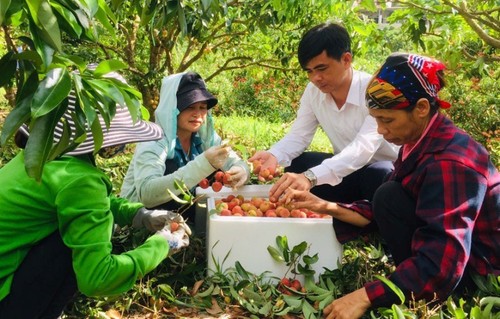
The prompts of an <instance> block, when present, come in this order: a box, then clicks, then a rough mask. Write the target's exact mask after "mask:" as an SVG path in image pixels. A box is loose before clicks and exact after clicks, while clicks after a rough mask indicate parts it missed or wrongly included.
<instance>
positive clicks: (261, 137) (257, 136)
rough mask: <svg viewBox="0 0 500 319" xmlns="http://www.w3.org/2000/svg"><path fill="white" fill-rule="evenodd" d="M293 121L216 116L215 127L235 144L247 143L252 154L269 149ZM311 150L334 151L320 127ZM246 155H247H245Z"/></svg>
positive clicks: (221, 134) (223, 136) (283, 134)
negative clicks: (279, 123)
mask: <svg viewBox="0 0 500 319" xmlns="http://www.w3.org/2000/svg"><path fill="white" fill-rule="evenodd" d="M290 125H291V123H282V124H281V125H277V124H276V123H271V122H268V121H266V120H265V119H257V118H253V117H238V116H231V117H224V116H219V117H216V118H215V127H216V130H217V132H218V133H219V135H220V136H221V137H222V138H223V139H229V140H230V141H231V144H233V145H246V146H247V147H248V148H247V152H248V153H249V154H250V155H251V154H253V153H254V152H255V151H256V150H267V149H269V147H271V146H272V145H273V144H274V143H275V142H277V141H278V140H280V139H281V138H282V137H283V136H285V134H286V133H287V132H288V130H289V128H290ZM308 150H311V151H321V152H332V147H331V144H330V141H329V140H328V137H327V136H326V134H325V133H324V132H323V130H322V129H319V130H318V131H317V132H316V135H315V136H314V139H313V141H312V143H311V145H310V146H309V149H308ZM243 157H245V156H243Z"/></svg>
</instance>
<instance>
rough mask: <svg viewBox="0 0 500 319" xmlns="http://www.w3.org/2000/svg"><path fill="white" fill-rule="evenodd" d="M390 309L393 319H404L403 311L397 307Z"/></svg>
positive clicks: (393, 306)
mask: <svg viewBox="0 0 500 319" xmlns="http://www.w3.org/2000/svg"><path fill="white" fill-rule="evenodd" d="M391 309H392V313H393V317H394V318H395V319H405V315H404V313H403V311H402V310H401V308H399V306H398V305H392V307H391Z"/></svg>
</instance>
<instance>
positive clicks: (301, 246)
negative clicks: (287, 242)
mask: <svg viewBox="0 0 500 319" xmlns="http://www.w3.org/2000/svg"><path fill="white" fill-rule="evenodd" d="M306 249H307V243H306V242H305V241H303V242H301V243H300V244H298V245H296V246H294V247H293V248H292V253H294V254H297V255H302V254H303V253H304V252H305V251H306Z"/></svg>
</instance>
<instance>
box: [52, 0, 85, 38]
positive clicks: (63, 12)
mask: <svg viewBox="0 0 500 319" xmlns="http://www.w3.org/2000/svg"><path fill="white" fill-rule="evenodd" d="M51 5H52V8H54V10H55V11H56V12H57V13H59V15H60V16H61V17H62V18H63V19H64V20H63V21H61V22H60V23H61V26H64V27H65V31H66V32H67V33H68V34H70V35H71V36H73V37H75V38H79V37H80V36H81V35H82V30H83V29H82V27H81V25H80V23H78V19H77V18H76V17H75V15H74V14H73V12H71V11H70V10H68V9H67V8H66V7H64V6H62V5H60V4H59V3H57V2H52V3H51ZM63 22H64V23H63Z"/></svg>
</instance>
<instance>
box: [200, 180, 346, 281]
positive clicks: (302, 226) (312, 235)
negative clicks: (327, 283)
mask: <svg viewBox="0 0 500 319" xmlns="http://www.w3.org/2000/svg"><path fill="white" fill-rule="evenodd" d="M254 190H255V189H254ZM233 194H234V193H233ZM241 194H242V195H243V196H245V198H247V197H249V198H250V197H252V196H257V197H262V198H266V197H267V194H268V192H264V193H263V192H260V193H259V192H255V193H250V192H248V193H247V192H243V193H241ZM218 195H219V196H217V197H209V198H208V199H207V211H208V214H207V215H208V217H207V218H208V220H207V260H208V270H209V272H214V271H215V269H216V268H217V266H218V267H220V268H221V270H223V271H224V270H226V269H228V268H232V267H234V264H235V262H236V261H239V262H240V264H241V265H242V266H243V268H245V269H246V270H247V271H249V272H252V273H254V274H256V275H260V274H262V273H264V272H266V271H267V272H269V276H273V277H275V278H274V279H276V278H282V277H283V276H284V275H285V274H288V276H291V275H292V274H291V273H290V271H289V269H288V267H286V265H285V264H284V263H279V262H277V261H275V260H274V259H273V258H272V257H271V255H270V254H269V252H268V250H267V247H268V246H273V247H276V237H277V236H286V237H287V240H288V246H289V248H290V249H292V248H293V247H294V246H295V245H298V244H300V243H301V242H303V241H305V242H307V243H308V244H309V251H308V252H307V253H306V254H307V255H310V256H312V255H314V254H316V253H317V254H318V262H317V263H315V264H313V265H312V268H313V269H314V270H315V271H316V274H315V279H318V275H319V274H320V273H322V272H323V271H324V268H327V269H336V268H337V266H338V263H339V262H340V260H341V258H342V253H343V249H342V245H341V244H340V243H339V241H338V240H337V237H336V235H335V231H334V229H333V225H332V220H331V219H325V218H281V217H249V216H242V217H240V216H219V215H217V214H210V211H211V210H213V209H214V208H215V201H216V200H217V199H220V198H224V197H226V196H227V195H223V194H218ZM221 195H222V196H221ZM214 259H215V260H214ZM271 279H272V278H271ZM299 280H301V279H300V278H299Z"/></svg>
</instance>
